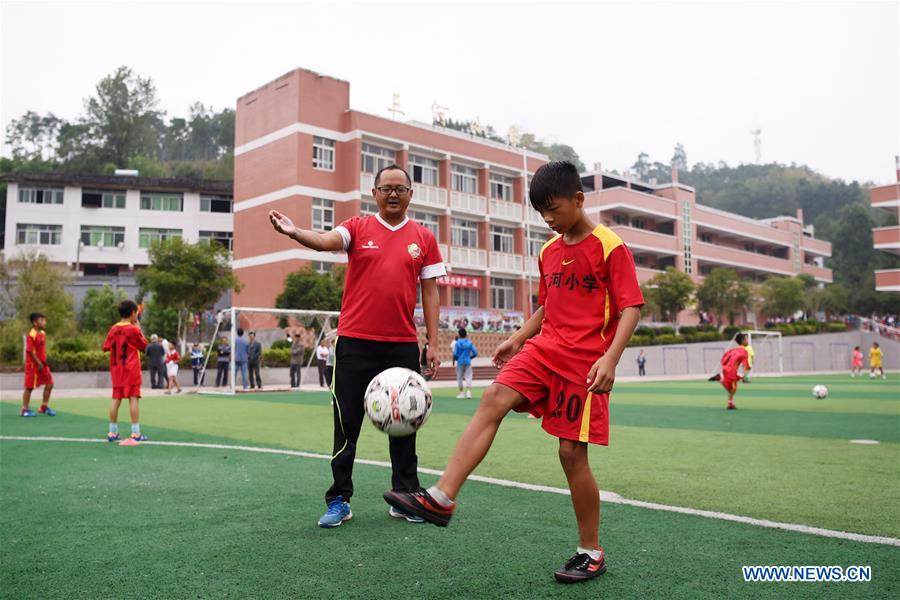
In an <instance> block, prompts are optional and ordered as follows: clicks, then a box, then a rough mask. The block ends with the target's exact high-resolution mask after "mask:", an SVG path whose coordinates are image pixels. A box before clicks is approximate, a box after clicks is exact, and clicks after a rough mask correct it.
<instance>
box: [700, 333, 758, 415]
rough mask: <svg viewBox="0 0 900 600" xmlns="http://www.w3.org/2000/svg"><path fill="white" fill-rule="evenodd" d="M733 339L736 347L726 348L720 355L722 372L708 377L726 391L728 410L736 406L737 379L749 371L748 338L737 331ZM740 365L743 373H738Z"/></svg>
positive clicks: (740, 378)
mask: <svg viewBox="0 0 900 600" xmlns="http://www.w3.org/2000/svg"><path fill="white" fill-rule="evenodd" d="M734 341H735V343H737V348H732V349H730V350H727V351H726V352H725V354H723V355H722V373H721V374H720V375H713V377H711V378H710V380H711V381H718V382H720V383H721V384H722V387H723V388H725V390H726V391H727V392H728V410H734V409H736V408H737V406H735V405H734V395H735V394H736V393H737V389H738V381H741V380H742V379H743V378H744V377H746V376H747V373H749V372H750V355H749V354H748V352H747V344H748V343H749V340H748V339H747V335H746V334H744V333H739V334H737V335H736V336H734ZM742 365H743V367H744V374H743V375H741V374H739V373H738V368H739V367H741V366H742Z"/></svg>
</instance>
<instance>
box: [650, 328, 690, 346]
mask: <svg viewBox="0 0 900 600" xmlns="http://www.w3.org/2000/svg"><path fill="white" fill-rule="evenodd" d="M668 329H671V327H669V328H668ZM656 343H657V344H660V345H666V344H683V343H684V337H682V336H680V335H675V334H673V333H664V334H662V335H658V336H656Z"/></svg>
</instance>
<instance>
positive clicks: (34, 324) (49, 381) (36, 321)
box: [19, 312, 56, 417]
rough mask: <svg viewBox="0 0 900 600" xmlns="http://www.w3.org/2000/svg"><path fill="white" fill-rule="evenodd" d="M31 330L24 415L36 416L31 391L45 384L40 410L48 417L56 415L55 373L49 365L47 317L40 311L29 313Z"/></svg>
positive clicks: (27, 354) (28, 345)
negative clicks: (53, 401) (52, 395)
mask: <svg viewBox="0 0 900 600" xmlns="http://www.w3.org/2000/svg"><path fill="white" fill-rule="evenodd" d="M28 320H29V321H30V322H31V331H29V332H28V337H26V338H25V390H24V391H23V392H22V410H21V412H20V413H19V414H20V415H22V416H23V417H36V416H37V413H36V412H34V411H33V410H31V408H30V406H29V405H30V404H31V392H32V390H34V388H36V387H40V386H44V398H43V400H42V401H41V407H40V408H39V409H38V412H39V413H41V414H42V415H47V416H48V417H55V416H56V412H55V411H54V410H53V409H52V408H50V392H52V391H53V375H51V374H50V367H49V366H48V365H47V333H46V332H45V331H44V329H45V328H46V327H47V317H45V316H44V315H42V314H41V313H39V312H35V313H31V314H30V315H28Z"/></svg>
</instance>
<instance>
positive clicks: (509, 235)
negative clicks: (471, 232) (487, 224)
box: [491, 225, 513, 254]
mask: <svg viewBox="0 0 900 600" xmlns="http://www.w3.org/2000/svg"><path fill="white" fill-rule="evenodd" d="M491 250H493V251H494V252H506V253H507V254H512V252H513V230H512V229H510V228H509V227H499V226H497V225H491Z"/></svg>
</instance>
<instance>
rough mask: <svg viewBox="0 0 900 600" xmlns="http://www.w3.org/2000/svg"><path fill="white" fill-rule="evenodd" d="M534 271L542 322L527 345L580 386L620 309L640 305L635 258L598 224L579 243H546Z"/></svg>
mask: <svg viewBox="0 0 900 600" xmlns="http://www.w3.org/2000/svg"><path fill="white" fill-rule="evenodd" d="M538 269H539V270H540V275H541V282H540V291H539V293H538V303H539V304H540V305H541V306H543V307H544V321H543V323H542V325H541V333H540V334H539V335H537V336H535V337H533V338H531V339H530V340H529V341H528V343H529V344H532V345H533V346H534V347H535V349H536V350H537V351H538V352H539V354H540V355H541V357H542V359H543V360H544V361H545V362H546V363H547V364H550V365H553V370H554V371H556V372H557V373H559V374H560V375H561V376H562V377H564V378H565V379H567V380H569V381H571V382H573V383H577V384H580V385H584V382H585V380H586V379H587V375H588V371H589V370H590V368H591V366H592V365H593V364H594V362H596V360H597V359H598V358H600V357H601V356H603V354H604V353H605V352H606V351H607V349H608V348H609V346H610V344H611V343H612V340H613V337H615V335H616V328H617V327H618V324H619V314H620V313H621V312H622V309H624V308H628V307H629V306H641V305H642V304H644V296H643V294H642V293H641V287H640V285H639V284H638V280H637V271H636V270H635V267H634V257H632V255H631V252H630V251H629V250H628V248H627V247H626V246H625V244H624V242H622V239H621V238H620V237H619V236H618V235H616V234H615V233H614V232H613V231H612V230H610V229H609V228H607V227H604V226H603V225H597V227H595V228H594V230H593V231H592V232H591V233H590V234H589V235H588V236H587V237H586V238H584V239H583V240H581V241H580V242H578V243H577V244H571V245H570V244H567V243H566V242H565V241H563V238H562V236H561V235H557V236H556V237H554V238H553V239H551V240H550V241H549V242H547V243H546V244H544V247H543V248H542V249H541V253H540V256H539V257H538Z"/></svg>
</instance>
